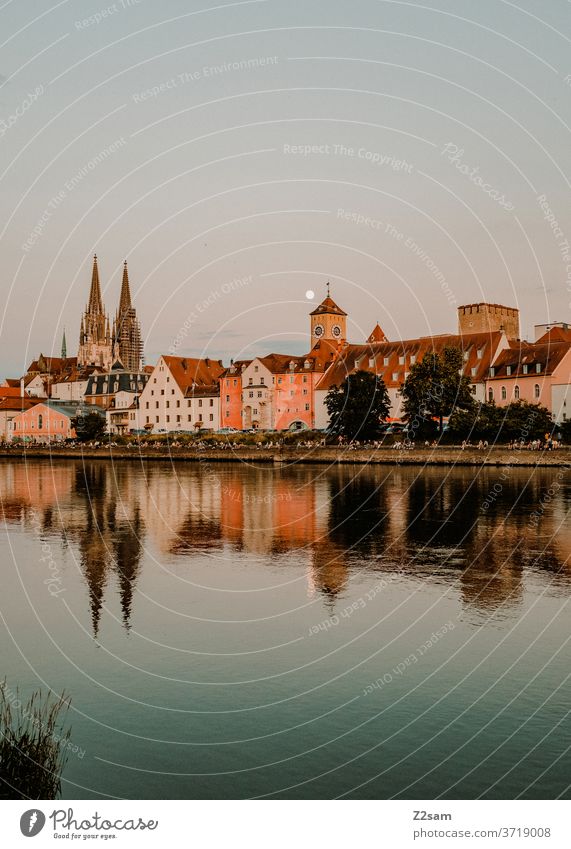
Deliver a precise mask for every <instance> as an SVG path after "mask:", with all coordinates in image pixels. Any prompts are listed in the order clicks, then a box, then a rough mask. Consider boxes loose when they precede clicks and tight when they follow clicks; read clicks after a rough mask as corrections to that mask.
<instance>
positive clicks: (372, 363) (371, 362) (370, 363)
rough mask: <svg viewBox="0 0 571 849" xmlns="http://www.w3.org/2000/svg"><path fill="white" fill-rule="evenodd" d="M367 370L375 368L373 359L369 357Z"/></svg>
mask: <svg viewBox="0 0 571 849" xmlns="http://www.w3.org/2000/svg"><path fill="white" fill-rule="evenodd" d="M369 368H375V358H374V357H369Z"/></svg>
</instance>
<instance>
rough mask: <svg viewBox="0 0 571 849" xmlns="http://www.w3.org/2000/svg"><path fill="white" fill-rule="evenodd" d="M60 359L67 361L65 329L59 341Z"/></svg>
mask: <svg viewBox="0 0 571 849" xmlns="http://www.w3.org/2000/svg"><path fill="white" fill-rule="evenodd" d="M61 358H62V360H65V359H67V342H66V341H65V327H64V329H63V336H62V339H61Z"/></svg>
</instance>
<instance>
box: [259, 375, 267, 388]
mask: <svg viewBox="0 0 571 849" xmlns="http://www.w3.org/2000/svg"><path fill="white" fill-rule="evenodd" d="M265 380H266V378H265V377H261V378H260V383H261V384H262V386H263V385H264V383H265Z"/></svg>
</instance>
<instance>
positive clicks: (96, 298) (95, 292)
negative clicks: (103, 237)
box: [87, 254, 103, 314]
mask: <svg viewBox="0 0 571 849" xmlns="http://www.w3.org/2000/svg"><path fill="white" fill-rule="evenodd" d="M87 311H88V312H90V313H92V314H101V313H102V312H103V299H102V297H101V286H100V285H99V268H98V267H97V254H94V256H93V271H92V272H91V289H90V292H89V303H88V306H87Z"/></svg>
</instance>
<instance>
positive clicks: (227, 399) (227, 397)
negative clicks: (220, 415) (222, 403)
mask: <svg viewBox="0 0 571 849" xmlns="http://www.w3.org/2000/svg"><path fill="white" fill-rule="evenodd" d="M229 402H230V396H229V395H227V396H226V403H227V404H228V403H229Z"/></svg>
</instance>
